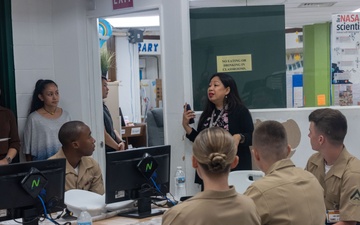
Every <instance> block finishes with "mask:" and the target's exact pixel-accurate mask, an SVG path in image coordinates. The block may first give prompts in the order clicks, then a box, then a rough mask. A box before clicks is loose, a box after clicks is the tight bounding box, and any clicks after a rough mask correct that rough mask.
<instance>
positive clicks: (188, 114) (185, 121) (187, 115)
mask: <svg viewBox="0 0 360 225" xmlns="http://www.w3.org/2000/svg"><path fill="white" fill-rule="evenodd" d="M186 106H187V103H185V105H184V113H183V119H182V125H183V127H184V129H185V132H186V133H187V134H190V133H191V131H192V128H191V127H190V125H189V121H190V119H194V118H195V112H194V111H192V110H186Z"/></svg>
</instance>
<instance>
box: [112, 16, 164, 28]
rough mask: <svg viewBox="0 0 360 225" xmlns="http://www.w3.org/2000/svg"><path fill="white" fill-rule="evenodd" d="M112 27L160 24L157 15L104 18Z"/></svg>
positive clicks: (155, 25)
mask: <svg viewBox="0 0 360 225" xmlns="http://www.w3.org/2000/svg"><path fill="white" fill-rule="evenodd" d="M106 20H107V21H108V22H109V23H110V24H111V26H113V27H158V26H160V17H159V16H141V17H123V18H106Z"/></svg>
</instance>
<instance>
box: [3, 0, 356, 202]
mask: <svg viewBox="0 0 360 225" xmlns="http://www.w3.org/2000/svg"><path fill="white" fill-rule="evenodd" d="M7 2H9V3H10V4H11V21H10V24H11V25H12V36H11V37H8V38H11V42H12V46H13V64H14V66H13V68H8V69H10V70H11V69H12V70H13V72H12V77H5V76H6V75H4V74H3V75H2V76H1V83H2V86H1V88H2V89H3V94H4V90H5V91H7V93H6V97H7V106H8V107H9V108H11V109H13V110H14V111H16V112H17V119H18V126H19V131H20V133H19V134H20V136H22V133H21V131H22V128H23V127H24V125H25V121H26V118H27V112H28V107H29V104H30V102H29V101H30V98H31V94H32V91H33V86H34V84H35V82H36V81H37V80H38V79H40V78H47V79H53V80H55V81H56V82H57V84H58V85H59V89H60V93H61V101H60V106H61V107H62V108H65V109H66V110H67V111H68V112H69V113H70V114H71V116H72V119H76V120H81V121H84V122H85V123H86V124H88V125H89V127H91V129H92V132H93V136H94V138H95V139H96V151H95V152H94V154H93V157H94V158H95V159H96V160H97V161H98V162H99V164H100V165H101V168H102V170H103V175H104V177H105V172H104V171H105V167H106V165H105V156H104V154H103V151H104V146H103V143H104V136H103V134H104V133H103V111H102V97H101V79H100V76H99V74H101V66H100V63H99V59H100V52H101V49H100V48H99V35H98V19H99V18H105V19H109V18H115V17H134V16H139V15H142V16H144V15H145V16H153V15H157V16H159V17H158V19H159V23H160V25H159V26H158V27H156V26H155V27H154V26H151V27H148V28H147V29H145V28H144V27H140V28H136V29H140V30H141V29H143V32H144V33H143V35H144V42H141V43H142V45H139V44H138V42H135V43H131V42H129V37H128V29H130V28H131V27H125V28H115V29H114V30H113V34H114V36H113V38H112V39H109V41H108V42H107V43H106V44H105V47H107V48H108V49H113V50H114V51H115V52H116V70H115V69H112V70H110V71H109V73H108V77H109V78H110V80H111V81H110V82H109V88H110V97H109V99H108V100H107V101H109V103H108V104H109V105H111V111H112V114H113V120H114V124H115V125H116V128H117V129H118V130H121V132H122V135H123V138H124V139H126V142H127V143H128V144H131V145H132V146H133V147H135V148H136V147H144V146H148V145H149V132H148V130H147V129H148V128H149V127H147V126H149V124H148V122H147V121H146V119H147V116H148V115H150V116H151V114H148V112H149V113H151V109H152V108H161V110H160V112H157V113H158V114H155V115H153V117H157V118H158V117H159V114H160V118H161V117H162V121H161V122H162V126H163V127H161V128H158V126H157V125H156V124H155V125H152V126H153V129H160V130H157V131H152V132H151V133H154V132H155V133H157V134H158V132H163V135H161V138H163V140H162V144H166V145H171V160H170V165H171V168H170V177H171V178H172V177H173V175H174V173H175V171H176V168H177V166H182V167H183V168H184V170H185V172H186V176H187V182H186V190H187V194H188V195H194V194H195V193H197V192H199V191H200V187H199V186H197V185H196V184H194V183H193V182H192V181H193V180H194V169H193V168H192V166H191V154H192V153H191V150H192V143H191V142H190V141H188V140H187V139H186V138H185V137H184V135H185V133H184V130H183V128H182V126H181V120H182V112H183V105H184V103H185V102H186V103H189V104H190V105H191V106H193V107H194V109H195V111H196V114H197V118H199V116H200V114H201V105H200V103H199V101H198V100H199V99H200V97H199V96H198V94H199V93H197V90H202V89H201V88H199V87H198V86H196V85H198V84H199V83H204V84H205V85H207V84H206V82H207V79H205V77H201V76H199V77H200V78H198V79H196V78H194V75H193V73H194V71H198V70H199V71H200V72H199V73H202V74H206V73H211V72H212V71H215V67H216V65H210V64H207V62H205V61H206V60H205V59H202V61H201V60H199V61H194V60H195V59H201V58H202V57H201V53H198V55H197V54H195V53H194V52H193V49H192V45H193V46H194V45H195V44H199V46H201V44H202V43H196V40H195V41H194V40H193V39H192V30H191V26H190V25H193V24H194V23H195V22H194V21H192V20H191V19H192V18H195V17H196V13H201V9H202V8H208V9H210V10H211V9H212V8H213V9H214V10H216V7H229V8H231V7H242V8H243V10H245V11H246V10H247V9H246V7H252V6H261V5H266V6H272V5H277V6H279V5H280V6H282V7H284V12H285V14H284V15H283V20H280V21H282V23H280V25H281V26H282V27H283V28H282V30H281V32H284V35H283V37H282V39H281V42H280V43H277V44H279V45H280V46H281V45H282V44H283V46H282V47H280V49H281V54H280V55H279V58H282V59H281V60H280V61H279V62H276V63H273V60H274V59H273V57H274V56H273V55H271V54H270V55H268V54H269V53H266V54H264V55H262V58H259V59H256V58H254V59H253V60H257V61H254V64H255V65H258V66H257V67H262V66H261V64H264V63H265V62H266V61H267V63H268V64H269V65H267V64H266V65H265V66H264V68H265V67H266V68H269V67H270V71H272V72H271V73H270V74H271V75H272V77H279V75H280V76H281V79H283V80H282V84H281V85H282V90H283V93H285V94H282V95H281V97H279V98H281V100H280V102H275V103H273V104H272V105H269V106H264V105H262V104H261V102H260V105H257V104H258V103H257V102H255V101H251V102H250V100H249V105H252V107H250V112H251V115H252V117H253V120H254V124H255V123H257V122H259V121H264V120H269V119H271V120H276V121H279V122H281V123H283V124H284V125H286V128H287V131H288V132H289V133H292V134H293V135H292V143H293V144H292V149H293V150H296V151H295V153H294V155H293V156H292V160H293V161H294V163H295V165H296V166H299V167H305V164H306V162H307V159H308V158H309V157H310V155H312V153H313V150H312V149H311V146H310V143H309V140H308V137H307V134H308V130H309V127H308V126H309V122H308V115H309V113H310V112H311V111H313V110H314V108H315V107H322V106H330V107H333V108H337V109H339V110H341V112H343V114H344V115H345V116H346V117H347V119H348V121H351V123H350V124H349V128H348V134H347V136H346V139H345V144H346V146H347V149H348V150H349V152H350V153H351V154H353V155H355V156H356V157H358V158H360V153H359V152H358V151H356V149H357V141H356V140H357V134H358V133H359V132H360V120H359V112H360V107H359V106H357V104H352V105H346V106H340V105H336V104H333V102H331V101H332V100H333V99H332V98H331V91H330V89H331V88H330V84H329V85H328V86H326V85H325V86H326V87H325V89H323V88H324V85H323V84H320V83H321V82H320V81H321V80H322V79H329V82H330V78H324V77H329V74H330V73H327V72H328V71H330V69H331V68H330V66H329V68H327V69H325V70H321V71H318V72H317V71H316V70H317V69H318V68H319V67H317V66H316V65H314V66H313V67H312V68H309V69H308V71H307V72H308V75H307V78H308V80H307V81H304V82H303V89H301V94H300V95H299V92H296V93H297V95H296V96H294V92H293V89H291V88H293V87H290V89H288V86H287V84H288V82H289V81H290V80H291V79H292V75H294V74H303V76H306V71H305V70H306V68H305V67H304V64H305V65H306V60H311V61H321V60H320V59H319V58H320V57H319V56H316V54H315V53H314V52H311V53H309V52H310V49H311V47H306V46H304V45H303V42H302V41H303V40H304V39H305V38H306V33H307V34H309V37H310V36H311V37H312V38H313V39H314V40H312V43H313V44H319V45H320V44H327V45H328V46H329V45H330V31H331V24H330V22H331V21H332V17H331V15H332V14H336V13H345V12H354V11H355V10H356V9H360V3H359V2H358V1H351V0H348V1H342V2H340V1H339V2H336V3H335V4H334V5H332V6H328V7H324V8H323V7H318V6H317V7H314V8H303V9H299V8H298V6H299V5H300V4H301V3H304V2H303V1H297V0H288V1H276V0H272V1H261V0H255V1H240V2H239V1H231V0H226V1H221V2H219V1H211V0H208V1H200V0H189V1H178V0H138V1H134V4H133V6H132V7H130V8H124V9H117V10H114V9H113V4H114V1H112V0H79V1H73V0H63V1H55V0H52V1H47V0H29V1H22V0H9V1H7ZM317 2H324V3H325V1H317ZM191 10H192V11H191ZM196 10H198V11H196ZM323 10H324V11H323ZM260 14H261V13H260ZM191 15H193V17H192V16H191ZM192 22H193V23H192ZM198 23H199V24H197V25H198V26H199V27H200V26H201V23H200V22H198ZM244 27H245V28H246V29H247V30H249V29H250V28H249V27H246V26H244ZM275 27H276V24H275ZM265 28H266V26H264V27H263V29H264V34H263V35H265V36H266V35H267V32H269V31H268V30H266V29H265ZM275 29H278V28H275ZM205 32H209V31H205ZM269 33H270V32H269ZM325 34H327V35H325ZM197 35H199V36H201V35H202V34H197ZM146 37H149V39H147V40H146ZM319 37H320V38H319ZM316 38H319V39H316ZM209 39H210V38H209ZM309 39H310V38H309ZM325 39H326V41H324V40H325ZM263 40H265V42H264V45H266V46H271V45H272V42H271V40H272V39H271V38H270V39H269V38H267V37H264V39H263ZM266 40H267V41H268V42H266ZM205 41H208V40H205ZM111 42H112V43H113V44H114V43H116V45H111ZM199 42H200V41H199ZM285 43H286V45H285ZM149 44H151V45H152V46H155V44H158V45H159V48H158V49H157V50H158V52H151V51H150V50H149ZM318 48H319V49H323V47H322V46H318ZM141 49H144V50H145V51H143V52H142V51H139V50H141ZM154 49H155V48H152V50H154ZM146 50H149V51H146ZM306 50H307V52H305V51H306ZM209 51H211V49H210V50H209ZM269 51H271V49H270V50H269ZM307 53H308V55H309V57H308V59H307V58H306V54H307ZM253 54H255V53H253ZM310 55H312V56H310ZM328 55H329V57H330V53H329V54H328ZM191 56H192V57H191ZM194 56H197V57H194ZM321 63H325V64H326V63H328V65H330V58H328V59H327V61H321ZM195 64H196V65H197V64H199V65H201V66H199V68H195V67H194V65H195ZM274 64H276V65H278V67H280V68H281V66H283V67H286V69H277V68H272V66H274V67H275V65H274ZM309 64H311V63H308V65H309ZM204 65H205V66H207V67H206V68H209V71H210V72H209V71H206V70H207V69H206V68H205V72H204V71H202V70H204ZM200 67H201V68H200ZM265 71H266V70H264V71H261V72H264V73H265ZM309 71H310V72H309ZM324 71H326V72H324ZM261 72H259V73H261ZM266 73H267V71H266ZM245 74H246V75H247V78H239V79H240V80H239V82H242V81H243V80H241V79H249V81H252V80H255V81H256V79H255V78H252V77H250V76H251V72H245ZM309 74H310V75H309ZM141 76H144V78H146V79H143V80H140V79H137V78H139V77H141ZM145 76H146V77H145ZM315 76H317V77H318V78H317V79H315V80H312V77H315ZM304 79H305V78H304ZM139 87H140V88H139ZM252 88H253V87H248V89H252ZM241 90H243V92H244V97H248V96H249V95H248V94H246V87H245V86H244V87H241ZM260 91H261V89H260ZM359 91H360V90H359ZM322 93H326V94H325V96H324V99H323V98H321V99H320V98H319V95H320V94H322ZM252 94H254V95H255V96H256V93H252ZM276 94H277V93H274V95H276ZM240 96H241V97H242V95H240ZM289 96H291V97H289ZM299 96H300V97H299ZM303 96H307V98H306V101H305V99H304V98H303ZM294 97H299V98H297V99H296V98H295V100H294ZM256 98H259V96H257V97H256ZM320 102H321V104H319V103H320ZM323 102H324V103H325V104H323ZM274 105H275V106H274ZM119 108H121V111H122V115H123V117H125V118H126V121H129V122H133V123H134V125H135V126H126V127H121V126H120V124H121V122H120V121H121V117H119V115H118V110H119ZM149 123H150V122H149ZM150 136H151V134H150ZM154 139H155V140H158V139H159V136H156V137H154ZM153 145H156V144H153ZM149 146H150V145H149ZM127 147H129V146H127ZM254 169H256V168H254ZM173 186H174V181H173V179H170V192H173V190H174V189H173Z"/></svg>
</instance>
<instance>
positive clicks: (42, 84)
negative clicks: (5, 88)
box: [29, 79, 57, 114]
mask: <svg viewBox="0 0 360 225" xmlns="http://www.w3.org/2000/svg"><path fill="white" fill-rule="evenodd" d="M48 84H54V85H55V86H56V87H57V84H56V83H55V82H54V81H52V80H43V79H39V80H38V81H37V82H36V84H35V89H34V92H33V95H32V100H31V105H30V111H29V114H30V113H32V112H34V111H36V110H38V109H40V108H42V107H44V102H43V101H41V100H40V99H39V97H38V95H39V94H42V93H43V91H44V90H45V88H46V85H48Z"/></svg>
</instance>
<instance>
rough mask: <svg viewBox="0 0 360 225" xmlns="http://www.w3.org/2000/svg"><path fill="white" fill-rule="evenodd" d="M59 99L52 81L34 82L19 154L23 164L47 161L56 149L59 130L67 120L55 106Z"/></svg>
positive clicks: (64, 112) (58, 144) (67, 116)
mask: <svg viewBox="0 0 360 225" xmlns="http://www.w3.org/2000/svg"><path fill="white" fill-rule="evenodd" d="M59 100H60V95H59V89H58V86H57V84H56V83H55V82H54V81H52V80H42V79H40V80H38V81H37V82H36V85H35V89H34V92H33V95H32V102H31V106H30V112H29V116H28V118H27V120H26V124H25V128H24V139H23V143H24V144H23V152H24V154H25V155H26V160H27V161H32V160H45V159H48V158H49V157H51V156H53V155H54V154H55V153H56V152H57V151H58V150H59V149H60V147H61V143H60V142H59V139H58V137H57V136H58V132H59V129H60V127H61V126H62V125H63V124H64V123H65V122H68V121H70V120H71V118H70V115H69V113H68V112H66V111H65V110H63V109H62V108H60V107H58V104H59Z"/></svg>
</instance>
